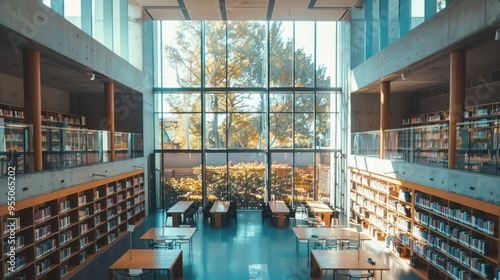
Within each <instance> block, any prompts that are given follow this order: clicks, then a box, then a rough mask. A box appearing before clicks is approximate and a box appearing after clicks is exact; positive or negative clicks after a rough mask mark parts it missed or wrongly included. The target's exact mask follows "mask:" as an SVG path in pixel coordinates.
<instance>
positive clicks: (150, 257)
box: [109, 249, 182, 280]
mask: <svg viewBox="0 0 500 280" xmlns="http://www.w3.org/2000/svg"><path fill="white" fill-rule="evenodd" d="M130 251H132V258H130V256H131V254H130ZM125 269H147V270H154V272H155V274H156V270H166V271H167V279H174V280H177V279H182V251H181V250H147V249H132V250H127V252H125V254H123V256H121V257H120V258H119V259H118V260H117V261H116V262H115V263H114V264H112V265H111V266H110V267H109V277H110V278H109V279H117V278H115V276H116V275H115V272H116V270H125Z"/></svg>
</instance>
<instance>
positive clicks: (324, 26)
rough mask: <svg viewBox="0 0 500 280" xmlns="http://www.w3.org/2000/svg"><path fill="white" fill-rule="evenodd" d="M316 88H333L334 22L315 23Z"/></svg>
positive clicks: (335, 34)
mask: <svg viewBox="0 0 500 280" xmlns="http://www.w3.org/2000/svg"><path fill="white" fill-rule="evenodd" d="M316 28H317V30H316V33H317V34H320V35H319V36H317V37H316V40H317V41H316V86H317V87H333V86H334V77H335V56H336V54H337V53H336V52H335V42H336V37H337V25H336V24H335V22H326V21H318V22H317V23H316Z"/></svg>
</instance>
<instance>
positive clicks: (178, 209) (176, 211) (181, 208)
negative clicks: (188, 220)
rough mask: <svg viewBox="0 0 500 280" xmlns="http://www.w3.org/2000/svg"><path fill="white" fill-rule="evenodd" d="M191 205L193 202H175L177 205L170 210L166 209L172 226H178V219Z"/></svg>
mask: <svg viewBox="0 0 500 280" xmlns="http://www.w3.org/2000/svg"><path fill="white" fill-rule="evenodd" d="M191 204H193V201H177V203H176V204H175V205H174V206H172V208H170V209H168V211H167V214H170V215H171V216H172V226H173V227H178V226H179V217H180V216H181V215H182V214H184V213H186V210H188V209H189V207H190V206H191Z"/></svg>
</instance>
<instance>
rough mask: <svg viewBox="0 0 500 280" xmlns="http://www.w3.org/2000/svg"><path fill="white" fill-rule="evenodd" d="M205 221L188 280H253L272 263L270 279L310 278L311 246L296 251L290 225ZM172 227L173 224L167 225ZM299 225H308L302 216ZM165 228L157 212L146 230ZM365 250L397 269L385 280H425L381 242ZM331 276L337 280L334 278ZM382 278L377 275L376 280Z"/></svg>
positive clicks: (251, 218)
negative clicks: (254, 272) (255, 269)
mask: <svg viewBox="0 0 500 280" xmlns="http://www.w3.org/2000/svg"><path fill="white" fill-rule="evenodd" d="M201 218H202V216H201V215H200V216H199V219H198V220H197V221H195V222H194V223H193V225H194V226H197V227H198V230H197V231H196V232H195V234H194V236H193V249H192V252H191V253H188V251H189V249H188V245H187V244H186V245H182V246H183V248H182V249H183V267H184V269H183V272H184V279H203V280H212V279H213V280H221V279H249V272H248V268H249V264H267V267H268V272H269V279H273V280H292V279H309V266H308V258H307V247H306V246H305V245H301V246H300V247H299V252H297V251H296V247H295V235H294V234H293V231H292V229H291V227H290V226H288V227H287V228H284V229H279V228H276V227H274V226H272V225H271V224H270V221H269V220H266V221H264V222H262V218H261V212H260V211H257V210H255V211H253V210H241V211H238V219H237V220H238V221H237V222H235V220H234V219H231V220H230V221H229V222H228V223H227V224H226V225H225V226H224V227H223V228H213V227H212V226H210V224H209V222H207V221H203V220H202V219H201ZM169 219H170V218H169ZM170 222H171V221H170V220H167V223H170ZM297 223H298V224H301V223H305V221H303V220H301V219H300V217H298V219H297ZM163 224H165V214H164V213H162V212H157V213H153V214H152V215H151V216H150V217H149V218H148V220H147V221H146V222H145V223H144V225H141V228H143V229H142V230H141V231H145V230H146V229H147V228H149V227H150V226H160V225H163ZM138 235H139V233H137V234H134V236H135V240H134V241H133V244H134V245H133V247H134V248H147V246H148V243H147V242H146V241H140V240H138V237H137V236H138ZM363 249H370V250H373V251H374V252H376V254H377V255H379V256H381V257H382V258H384V259H386V260H387V261H388V262H389V263H390V266H391V270H390V271H385V272H384V273H383V279H405V280H406V279H409V280H411V279H421V278H420V277H418V276H417V275H416V274H415V273H414V272H412V271H410V269H409V267H408V265H407V264H406V263H404V262H402V261H400V260H398V259H396V258H395V257H394V256H393V255H392V254H390V253H388V252H387V251H386V249H385V248H384V247H382V246H381V245H380V243H379V242H377V241H368V242H364V243H363ZM148 276H149V275H148ZM327 276H328V279H333V274H331V273H330V275H327ZM160 278H161V277H160ZM379 278H380V274H379V273H377V275H376V279H379ZM145 279H149V277H145ZM151 279H152V277H151ZM337 279H341V278H340V277H337Z"/></svg>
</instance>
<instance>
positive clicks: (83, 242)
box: [80, 236, 89, 249]
mask: <svg viewBox="0 0 500 280" xmlns="http://www.w3.org/2000/svg"><path fill="white" fill-rule="evenodd" d="M88 244H89V237H88V236H84V237H82V238H80V249H82V248H84V247H86V246H87V245H88Z"/></svg>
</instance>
